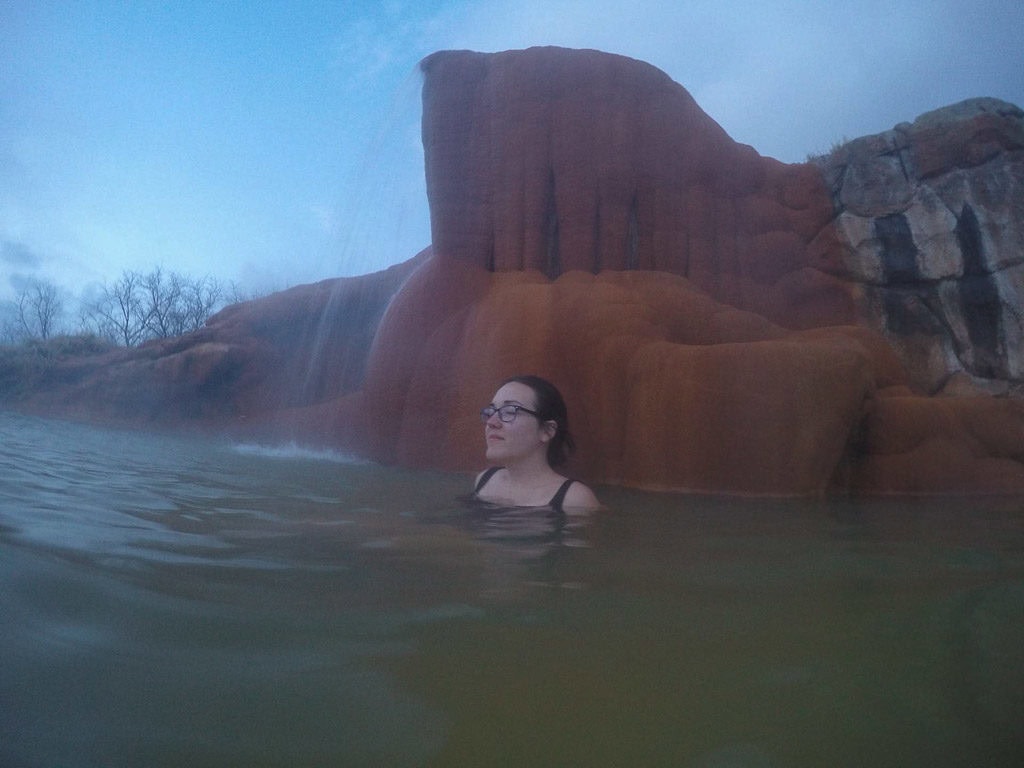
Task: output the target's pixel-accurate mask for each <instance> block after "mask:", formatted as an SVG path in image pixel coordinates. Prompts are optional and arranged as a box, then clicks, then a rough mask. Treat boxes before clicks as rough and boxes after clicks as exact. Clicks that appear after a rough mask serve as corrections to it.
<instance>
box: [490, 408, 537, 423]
mask: <svg viewBox="0 0 1024 768" xmlns="http://www.w3.org/2000/svg"><path fill="white" fill-rule="evenodd" d="M520 411H526V412H527V413H528V414H530V415H531V416H536V417H537V418H538V419H539V418H540V414H539V413H537V412H536V411H531V410H530V409H529V408H527V407H526V406H523V405H503V406H501V407H500V408H495V407H494V406H493V405H488V406H486V407H485V408H482V409H480V421H482V422H484V423H485V424H486V423H487V422H488V421H490V419H491V416H493V415H494V414H498V418H499V419H501V420H502V421H503V422H505V423H506V424H511V423H512V422H513V421H515V420H516V416H517V415H518V414H519V412H520Z"/></svg>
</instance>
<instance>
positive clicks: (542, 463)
mask: <svg viewBox="0 0 1024 768" xmlns="http://www.w3.org/2000/svg"><path fill="white" fill-rule="evenodd" d="M480 416H481V418H482V419H483V422H484V425H485V426H484V437H485V439H486V441H487V459H488V461H490V462H491V463H492V464H493V465H494V466H492V467H491V468H490V469H487V470H485V471H483V472H481V473H480V474H479V475H477V479H476V487H475V489H474V493H475V495H476V496H477V498H479V499H482V500H483V501H487V502H491V503H495V504H502V505H505V506H514V507H547V506H550V507H551V508H553V509H554V510H555V511H557V512H561V511H562V510H563V509H575V510H588V509H597V508H598V507H599V506H600V503H599V502H598V500H597V498H596V497H595V496H594V494H593V492H592V491H591V490H590V489H589V488H588V487H587V486H585V485H584V484H583V483H580V482H577V481H575V480H568V479H566V478H565V477H563V476H562V475H560V474H558V472H556V471H555V469H554V468H555V467H557V466H559V465H560V464H562V463H563V462H565V460H566V459H567V458H568V456H569V453H570V452H571V451H572V449H573V441H572V437H571V436H570V435H569V417H568V413H567V411H566V407H565V401H564V400H563V399H562V394H561V393H560V392H559V391H558V390H557V389H556V388H555V386H554V385H553V384H552V383H551V382H549V381H547V380H545V379H542V378H540V377H539V376H516V377H514V378H511V379H508V380H507V381H506V382H505V383H504V384H502V385H501V388H500V389H498V391H497V392H496V393H495V394H494V399H493V400H492V401H491V404H490V405H488V406H487V407H486V408H484V409H483V410H482V411H481V412H480Z"/></svg>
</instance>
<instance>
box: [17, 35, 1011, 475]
mask: <svg viewBox="0 0 1024 768" xmlns="http://www.w3.org/2000/svg"><path fill="white" fill-rule="evenodd" d="M422 68H423V72H424V87H423V104H424V114H423V141H424V148H425V157H426V177H427V191H428V197H429V204H430V210H431V224H432V239H433V243H432V247H431V248H430V249H428V250H427V251H425V252H424V253H423V254H421V255H420V256H419V257H417V259H416V260H414V261H411V262H408V263H406V264H404V265H400V266H398V267H394V268H392V269H391V270H388V271H386V272H383V273H378V274H376V275H369V276H366V277H364V278H356V279H352V280H347V281H338V282H336V283H324V284H320V285H319V286H302V287H299V288H296V289H292V290H291V291H287V292H283V293H281V294H277V295H275V296H272V297H267V298H266V299H263V300H261V301H259V302H253V303H250V304H247V305H244V306H241V307H235V308H229V309H228V310H225V311H224V312H222V313H221V314H220V315H218V316H217V317H215V318H214V319H213V320H212V321H211V322H210V324H209V325H208V327H207V328H205V329H203V330H202V331H199V332H197V333H196V334H193V335H191V336H188V337H183V338H181V339H178V340H174V341H171V342H164V343H162V344H158V345H147V346H146V347H144V348H142V349H140V350H134V351H127V352H122V353H120V354H119V355H116V356H114V357H112V358H109V359H107V361H106V362H105V363H104V364H103V365H100V366H94V367H93V368H92V369H88V370H86V369H81V368H78V369H74V370H72V369H70V368H66V369H62V370H59V371H56V372H54V373H53V375H52V376H51V377H50V379H49V385H48V386H42V387H41V388H40V389H39V390H38V391H37V392H36V394H35V397H34V398H33V399H32V401H31V402H30V403H28V404H29V405H31V406H34V407H37V408H44V407H49V408H51V409H57V408H58V407H59V408H60V409H63V411H64V412H68V410H71V411H73V412H75V413H77V414H78V415H81V414H82V413H86V412H91V413H94V414H96V413H98V414H101V415H105V416H107V417H112V416H114V415H115V414H116V415H118V416H120V417H122V418H126V419H129V420H132V419H134V420H135V421H137V422H145V423H154V422H157V423H164V424H168V423H178V424H207V425H215V426H216V427H217V428H227V429H231V430H234V431H235V432H237V433H246V434H260V435H264V436H266V435H271V436H277V437H287V438H290V439H301V440H308V441H316V442H320V443H327V444H333V445H339V446H343V447H345V448H347V449H349V450H355V451H358V452H360V453H362V454H364V455H366V456H369V457H371V458H374V459H377V460H379V461H382V462H386V463H398V464H402V465H407V466H416V467H435V468H442V469H448V470H471V469H478V468H480V466H481V462H482V461H483V440H482V429H481V426H480V423H479V419H478V417H477V413H478V411H479V409H480V407H481V406H482V405H484V404H486V403H487V402H488V400H489V398H490V397H491V395H492V394H493V392H494V390H495V389H496V388H497V386H498V384H499V383H500V381H501V380H503V379H504V378H506V377H508V376H511V375H514V374H518V373H537V374H540V375H542V376H546V377H548V378H550V379H552V380H553V381H554V382H555V383H556V384H557V385H558V386H559V387H560V388H561V389H562V390H563V392H564V394H565V395H566V399H567V401H568V405H569V409H570V414H571V422H572V427H573V431H574V432H575V434H576V437H577V443H578V445H579V452H578V457H577V458H576V459H575V463H574V464H573V465H572V466H571V470H572V472H574V473H576V474H578V476H580V477H583V478H585V479H587V480H589V481H591V482H595V483H621V484H626V485H630V486H637V487H645V488H657V489H675V490H687V491H703V492H714V493H742V494H778V495H805V494H821V493H826V492H829V491H841V492H846V491H852V492H858V493H993V492H1005V493H1020V492H1024V400H1022V399H1021V397H1020V396H1019V394H1020V393H1019V390H1020V386H1021V379H1022V366H1024V358H1022V354H1024V351H1022V348H1021V347H1022V335H1024V334H1022V321H1021V317H1022V302H1021V294H1022V293H1024V291H1022V289H1021V274H1022V270H1024V266H1022V258H1021V254H1022V230H1021V226H1022V212H1024V202H1022V185H1021V178H1022V176H1021V162H1022V161H1021V147H1022V140H1021V135H1022V134H1021V113H1020V110H1018V109H1017V108H1015V107H1013V106H1012V105H1006V104H1002V103H998V102H993V101H991V100H979V101H974V102H969V103H965V104H963V105H957V106H955V107H952V108H947V109H946V110H939V111H937V112H935V113H931V114H929V115H926V116H922V117H921V118H919V119H918V120H917V121H915V122H914V123H913V124H912V125H902V126H897V128H896V129H894V130H893V131H891V132H888V133H886V134H880V135H879V136H872V137H866V138H865V139H860V140H857V141H854V142H851V143H849V144H848V145H846V146H845V147H843V148H841V149H840V150H838V151H836V152H835V153H833V154H832V155H830V156H829V157H827V158H820V159H819V160H817V161H816V162H815V163H804V164H796V165H786V164H783V163H779V162H777V161H775V160H773V159H771V158H765V157H761V156H760V155H758V154H757V152H756V151H754V149H752V148H751V147H748V146H744V145H739V144H737V143H735V142H733V141H732V140H731V139H730V138H729V137H728V136H727V135H726V134H725V132H724V131H723V130H722V129H721V128H720V127H719V126H718V125H717V124H716V123H715V122H714V121H713V120H712V119H711V118H710V117H708V116H707V115H706V114H705V113H704V112H703V111H702V110H701V109H700V108H699V107H698V106H697V104H696V103H695V102H694V100H693V99H692V98H691V97H690V95H689V94H688V93H687V92H686V91H685V89H683V88H682V87H681V86H679V85H677V84H676V83H673V82H672V81H671V80H670V79H669V78H668V77H666V76H665V75H664V74H663V73H661V72H660V71H658V70H656V69H654V68H653V67H651V66H649V65H647V64H644V63H642V62H638V61H635V60H632V59H626V58H623V57H620V56H614V55H609V54H604V53H599V52H596V51H571V50H565V49H556V48H539V49H530V50H527V51H510V52H504V53H497V54H480V53H472V52H468V51H455V52H443V53H438V54H434V55H432V56H430V57H428V58H427V59H425V60H424V61H423V64H422ZM0 379H2V377H0ZM44 384H45V382H44ZM23 404H24V403H23Z"/></svg>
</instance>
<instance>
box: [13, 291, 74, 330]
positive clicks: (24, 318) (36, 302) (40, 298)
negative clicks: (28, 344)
mask: <svg viewBox="0 0 1024 768" xmlns="http://www.w3.org/2000/svg"><path fill="white" fill-rule="evenodd" d="M63 311H64V305H63V302H62V301H61V298H60V291H59V290H58V289H57V286H55V285H54V284H53V283H50V282H47V281H45V280H31V281H29V283H28V284H27V285H26V286H25V287H24V288H23V289H22V290H21V292H20V293H19V294H18V297H17V299H16V300H15V321H16V323H17V325H18V328H19V329H20V331H21V333H22V334H23V336H24V338H27V339H43V340H44V341H45V340H46V339H48V338H50V336H52V335H53V333H54V332H55V331H56V327H57V323H58V321H59V319H60V316H61V314H62V313H63Z"/></svg>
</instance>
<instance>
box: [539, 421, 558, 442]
mask: <svg viewBox="0 0 1024 768" xmlns="http://www.w3.org/2000/svg"><path fill="white" fill-rule="evenodd" d="M556 434H558V422H557V421H555V420H554V419H549V420H548V421H545V422H543V423H541V439H542V440H543V442H545V443H546V442H547V441H548V440H551V439H552V438H554V436H555V435H556Z"/></svg>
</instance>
